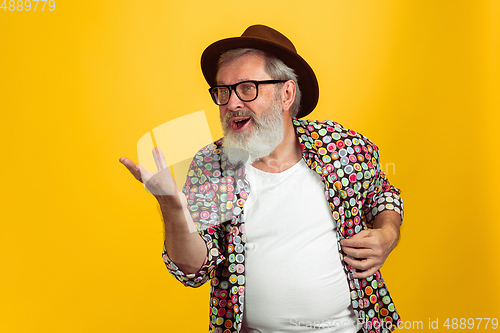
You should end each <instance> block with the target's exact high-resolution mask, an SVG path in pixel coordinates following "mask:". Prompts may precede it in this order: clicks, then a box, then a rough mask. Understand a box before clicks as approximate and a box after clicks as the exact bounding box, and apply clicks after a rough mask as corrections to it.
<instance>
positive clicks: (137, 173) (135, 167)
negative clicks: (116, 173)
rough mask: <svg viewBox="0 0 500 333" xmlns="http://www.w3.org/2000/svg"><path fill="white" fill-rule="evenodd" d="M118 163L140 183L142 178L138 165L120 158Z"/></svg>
mask: <svg viewBox="0 0 500 333" xmlns="http://www.w3.org/2000/svg"><path fill="white" fill-rule="evenodd" d="M120 163H121V164H123V165H124V166H125V167H126V168H127V169H128V171H130V173H131V174H132V175H133V176H134V177H135V179H137V180H138V181H140V182H142V177H141V172H140V170H139V165H138V164H135V163H134V162H133V161H132V160H130V159H128V158H126V157H122V158H120Z"/></svg>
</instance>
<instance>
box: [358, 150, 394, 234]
mask: <svg viewBox="0 0 500 333" xmlns="http://www.w3.org/2000/svg"><path fill="white" fill-rule="evenodd" d="M371 150H372V159H371V163H372V167H373V169H372V170H373V171H372V176H373V177H372V179H371V182H370V185H369V188H368V193H367V196H366V201H365V204H364V205H363V210H364V215H365V217H366V223H367V225H368V226H369V227H370V228H371V227H372V226H373V221H374V220H375V218H376V217H377V215H378V214H380V213H381V212H383V211H384V210H392V211H395V212H396V213H398V214H399V215H401V223H403V200H402V199H401V197H400V196H399V195H400V193H401V190H400V189H398V188H396V187H394V186H393V185H392V184H391V183H390V182H389V180H388V179H387V176H386V175H385V173H384V171H382V170H381V169H380V163H379V154H378V148H377V146H375V145H373V144H372V145H371Z"/></svg>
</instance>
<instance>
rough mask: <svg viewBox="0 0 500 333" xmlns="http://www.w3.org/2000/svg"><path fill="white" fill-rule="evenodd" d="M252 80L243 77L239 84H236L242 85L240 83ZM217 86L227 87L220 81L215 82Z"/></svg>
mask: <svg viewBox="0 0 500 333" xmlns="http://www.w3.org/2000/svg"><path fill="white" fill-rule="evenodd" d="M250 80H251V79H250V78H248V77H242V78H239V79H238V82H236V83H240V82H243V81H250ZM215 84H216V85H218V86H225V85H226V84H225V83H224V82H222V81H219V80H217V81H215Z"/></svg>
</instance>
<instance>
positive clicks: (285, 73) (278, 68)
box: [218, 48, 300, 117]
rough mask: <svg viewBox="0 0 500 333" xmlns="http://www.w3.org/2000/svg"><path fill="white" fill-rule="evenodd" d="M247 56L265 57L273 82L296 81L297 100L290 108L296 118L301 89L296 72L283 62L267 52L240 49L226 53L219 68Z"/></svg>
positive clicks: (221, 58)
mask: <svg viewBox="0 0 500 333" xmlns="http://www.w3.org/2000/svg"><path fill="white" fill-rule="evenodd" d="M245 55H259V56H262V57H264V69H265V71H266V73H267V74H269V76H271V78H272V79H273V80H293V81H295V90H296V91H295V100H294V101H293V103H292V105H291V107H290V115H291V116H292V117H296V116H297V114H298V113H299V110H300V88H299V84H298V78H297V74H295V71H294V70H293V69H291V68H290V67H288V66H287V65H285V63H284V62H283V61H281V60H280V59H278V58H276V57H275V56H273V55H272V54H269V53H267V52H265V51H262V50H258V49H251V48H240V49H233V50H229V51H226V52H224V53H223V54H222V55H221V56H220V58H219V63H218V68H221V67H222V66H223V65H224V64H227V63H229V62H231V61H232V60H234V59H236V58H239V57H241V56H245Z"/></svg>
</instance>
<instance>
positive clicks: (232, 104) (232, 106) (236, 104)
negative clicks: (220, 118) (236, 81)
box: [226, 90, 245, 111]
mask: <svg viewBox="0 0 500 333" xmlns="http://www.w3.org/2000/svg"><path fill="white" fill-rule="evenodd" d="M244 106H245V104H244V103H243V101H242V100H241V99H240V98H239V97H238V95H236V90H232V91H231V96H229V101H228V102H227V105H226V107H227V108H228V109H229V110H231V111H235V110H237V109H241V108H243V107H244Z"/></svg>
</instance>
